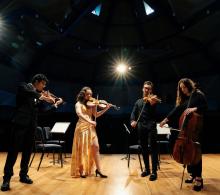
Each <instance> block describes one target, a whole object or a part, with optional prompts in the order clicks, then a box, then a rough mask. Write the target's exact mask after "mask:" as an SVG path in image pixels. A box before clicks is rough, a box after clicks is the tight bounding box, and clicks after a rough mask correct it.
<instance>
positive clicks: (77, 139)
mask: <svg viewBox="0 0 220 195" xmlns="http://www.w3.org/2000/svg"><path fill="white" fill-rule="evenodd" d="M81 110H82V113H83V114H84V115H86V116H87V117H88V118H90V119H91V118H92V109H90V108H87V107H86V106H85V105H83V104H81ZM94 139H97V134H96V129H95V127H94V126H92V125H91V124H89V123H88V122H87V121H85V120H83V119H81V118H79V119H78V122H77V124H76V128H75V132H74V138H73V148H72V161H71V176H72V177H80V172H81V173H82V174H83V175H87V176H89V175H91V172H92V168H93V164H94V160H93V157H92V148H91V147H92V143H93V140H94Z"/></svg>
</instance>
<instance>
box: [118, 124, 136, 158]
mask: <svg viewBox="0 0 220 195" xmlns="http://www.w3.org/2000/svg"><path fill="white" fill-rule="evenodd" d="M123 126H124V128H125V131H126V146H127V154H126V156H125V157H123V158H122V159H121V160H128V153H129V136H130V134H131V131H130V130H129V129H128V127H127V125H126V124H124V123H123ZM131 158H132V159H134V160H135V158H133V157H131Z"/></svg>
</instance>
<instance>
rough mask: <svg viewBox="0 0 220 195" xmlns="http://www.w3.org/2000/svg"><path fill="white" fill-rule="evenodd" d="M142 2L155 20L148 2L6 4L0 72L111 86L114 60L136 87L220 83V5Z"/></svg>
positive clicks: (193, 0)
mask: <svg viewBox="0 0 220 195" xmlns="http://www.w3.org/2000/svg"><path fill="white" fill-rule="evenodd" d="M144 2H146V3H147V4H148V5H149V6H151V8H153V9H154V11H155V12H154V13H153V14H151V15H146V13H145V9H144V3H143V0H101V1H98V0H90V1H88V0H72V1H71V0H62V1H60V0H32V1H30V0H14V1H10V0H8V1H7V0H4V1H1V3H0V10H1V18H2V20H3V19H4V23H5V29H4V32H3V29H2V30H1V31H2V32H0V33H1V40H0V41H1V46H0V56H1V59H2V60H1V63H0V69H1V70H2V71H1V72H4V73H0V74H2V76H3V78H5V77H6V75H8V76H9V77H16V78H24V79H27V78H29V77H30V75H33V74H35V73H36V72H42V73H45V74H46V75H48V77H49V78H50V79H52V80H55V81H57V82H59V83H79V84H82V83H86V84H92V85H109V84H112V83H113V82H114V79H115V77H114V75H113V66H114V63H115V61H116V59H117V60H125V61H127V63H128V64H129V66H131V67H132V74H133V77H132V78H130V82H131V83H132V82H133V83H139V82H142V81H143V80H146V79H150V80H153V81H155V82H158V83H169V82H173V81H175V82H176V81H177V80H178V79H179V78H181V77H192V78H198V79H200V78H205V79H209V78H210V77H218V81H219V69H218V64H219V62H220V57H219V56H220V36H219V35H220V20H219V18H220V11H219V10H220V2H219V1H217V0H178V1H177V0H144ZM99 4H101V12H100V16H96V15H94V14H92V13H91V12H92V11H93V10H94V9H95V8H96V7H97V6H98V5H99ZM5 72H7V73H5ZM18 80H19V79H18ZM60 85H62V84H60Z"/></svg>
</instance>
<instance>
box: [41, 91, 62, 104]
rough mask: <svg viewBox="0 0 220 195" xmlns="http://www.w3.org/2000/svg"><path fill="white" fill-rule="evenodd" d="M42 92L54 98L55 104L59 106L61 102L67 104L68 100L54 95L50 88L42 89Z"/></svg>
mask: <svg viewBox="0 0 220 195" xmlns="http://www.w3.org/2000/svg"><path fill="white" fill-rule="evenodd" d="M41 94H42V95H44V96H46V97H49V98H51V99H52V100H53V102H54V103H55V104H54V105H55V106H56V107H57V106H58V105H59V104H61V103H62V104H65V103H66V102H64V101H63V99H62V98H60V97H57V96H56V95H54V94H53V93H51V92H50V91H49V90H48V91H41Z"/></svg>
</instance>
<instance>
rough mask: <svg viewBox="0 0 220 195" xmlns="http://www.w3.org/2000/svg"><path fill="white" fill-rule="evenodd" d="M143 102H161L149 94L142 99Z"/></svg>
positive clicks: (155, 96)
mask: <svg viewBox="0 0 220 195" xmlns="http://www.w3.org/2000/svg"><path fill="white" fill-rule="evenodd" d="M143 100H144V102H151V101H154V102H155V103H161V102H162V100H161V99H160V98H158V97H157V95H154V94H150V95H148V96H146V97H143Z"/></svg>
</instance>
